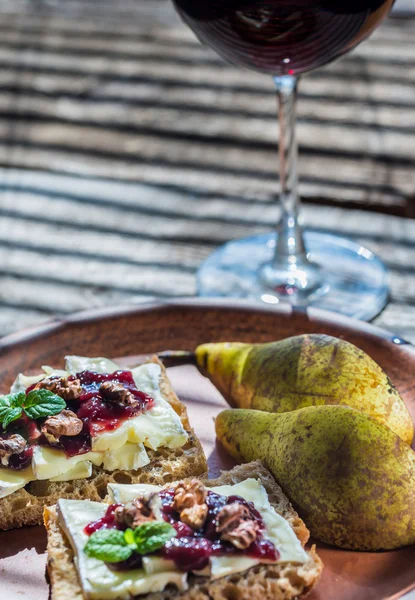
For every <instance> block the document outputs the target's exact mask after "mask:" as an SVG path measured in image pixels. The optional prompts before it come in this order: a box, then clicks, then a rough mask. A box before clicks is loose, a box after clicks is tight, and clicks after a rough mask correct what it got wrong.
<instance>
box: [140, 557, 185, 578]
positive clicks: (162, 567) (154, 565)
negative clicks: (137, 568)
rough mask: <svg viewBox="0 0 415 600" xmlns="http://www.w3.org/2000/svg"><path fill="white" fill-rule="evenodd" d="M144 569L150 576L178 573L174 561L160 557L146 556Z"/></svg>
mask: <svg viewBox="0 0 415 600" xmlns="http://www.w3.org/2000/svg"><path fill="white" fill-rule="evenodd" d="M143 568H144V571H145V572H146V573H147V574H148V575H153V574H154V573H166V572H170V571H177V568H176V565H175V564H174V561H173V560H167V559H166V558H160V557H159V556H144V557H143Z"/></svg>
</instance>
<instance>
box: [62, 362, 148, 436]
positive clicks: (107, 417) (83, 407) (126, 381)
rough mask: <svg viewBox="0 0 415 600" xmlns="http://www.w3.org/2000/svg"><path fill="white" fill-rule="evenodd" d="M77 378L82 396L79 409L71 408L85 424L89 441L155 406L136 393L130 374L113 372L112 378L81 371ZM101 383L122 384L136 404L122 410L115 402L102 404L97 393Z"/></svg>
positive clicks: (144, 396)
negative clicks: (89, 436)
mask: <svg viewBox="0 0 415 600" xmlns="http://www.w3.org/2000/svg"><path fill="white" fill-rule="evenodd" d="M76 377H77V379H79V381H80V382H81V386H82V394H81V396H80V398H79V400H78V406H77V407H74V403H72V404H71V409H72V410H75V412H76V414H77V416H78V417H79V418H80V419H82V420H83V421H84V423H85V424H87V426H88V429H89V433H90V434H91V436H92V437H94V436H96V435H98V434H100V433H103V432H104V431H113V430H114V429H117V428H118V427H119V426H120V425H121V423H122V422H123V421H125V420H127V419H129V418H131V417H134V416H136V415H138V414H140V413H142V412H143V411H144V410H147V409H149V408H151V407H152V406H153V404H154V400H153V398H151V396H149V395H148V394H145V393H144V392H141V391H140V390H138V389H137V387H136V385H135V383H134V378H133V375H132V373H131V371H115V373H111V374H105V373H95V372H94V371H82V373H77V375H76ZM104 381H114V382H116V383H121V384H122V385H123V386H124V388H125V389H127V390H128V391H129V392H131V394H132V395H133V396H134V398H135V400H136V401H137V404H136V405H135V406H123V405H121V404H117V403H116V402H107V401H105V400H104V398H103V397H102V396H101V394H100V393H99V388H100V385H101V383H103V382H104ZM79 403H80V405H79Z"/></svg>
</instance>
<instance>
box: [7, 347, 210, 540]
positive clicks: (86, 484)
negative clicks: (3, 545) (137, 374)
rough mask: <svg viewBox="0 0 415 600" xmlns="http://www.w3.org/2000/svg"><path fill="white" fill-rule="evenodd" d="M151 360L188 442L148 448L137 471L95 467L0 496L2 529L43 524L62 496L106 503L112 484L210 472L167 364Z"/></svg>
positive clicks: (154, 481)
mask: <svg viewBox="0 0 415 600" xmlns="http://www.w3.org/2000/svg"><path fill="white" fill-rule="evenodd" d="M148 362H153V363H157V364H159V365H160V366H161V369H162V372H161V380H160V388H161V391H162V393H163V396H164V397H165V398H166V400H167V401H168V402H169V404H170V405H171V406H172V408H173V409H174V411H175V412H176V413H177V414H178V415H179V417H180V419H181V421H182V423H183V427H184V428H185V429H186V431H187V433H188V434H189V439H188V441H187V442H186V444H185V445H184V446H183V447H181V448H175V449H169V448H159V450H150V449H148V448H147V449H146V450H147V454H148V456H149V458H150V463H149V464H148V465H146V466H145V467H143V468H141V469H138V470H137V471H123V470H116V471H105V470H104V469H102V468H101V467H93V472H92V476H91V477H90V478H88V479H75V480H73V481H65V482H52V481H47V480H46V481H33V482H31V483H29V484H28V485H27V486H25V487H24V488H22V489H20V490H17V491H16V492H14V493H13V494H10V496H6V497H5V498H1V499H0V530H3V531H5V530H7V529H14V528H18V527H24V526H27V525H41V524H42V520H43V509H44V507H45V506H50V505H52V504H56V502H57V501H58V500H59V498H69V499H76V500H80V499H88V500H95V501H97V502H102V500H103V498H105V496H106V494H107V486H108V484H109V483H152V484H154V485H164V484H165V483H168V482H170V481H174V480H176V479H183V478H185V477H191V476H201V475H204V474H206V472H207V462H206V457H205V454H204V452H203V448H202V445H201V444H200V442H199V440H198V438H197V437H196V435H195V432H194V431H193V429H192V428H191V427H190V423H189V418H188V415H187V410H186V407H185V406H184V404H183V403H182V402H180V400H179V398H178V397H177V395H176V393H175V392H174V390H173V388H172V386H171V384H170V381H169V379H168V377H167V374H166V370H165V368H164V365H163V364H162V363H161V362H160V361H159V360H158V358H157V357H153V358H152V359H151V360H150V361H148Z"/></svg>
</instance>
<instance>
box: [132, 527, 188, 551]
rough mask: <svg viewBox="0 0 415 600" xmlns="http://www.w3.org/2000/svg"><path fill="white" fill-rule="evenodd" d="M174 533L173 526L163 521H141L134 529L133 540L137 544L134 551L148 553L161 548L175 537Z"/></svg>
mask: <svg viewBox="0 0 415 600" xmlns="http://www.w3.org/2000/svg"><path fill="white" fill-rule="evenodd" d="M127 531H128V529H127ZM130 531H132V530H130ZM126 533H127V532H126ZM127 535H129V534H127ZM176 535H177V533H176V530H175V528H174V527H173V526H172V525H170V523H166V522H165V521H149V522H148V523H143V524H142V525H140V526H139V527H136V528H135V529H134V541H135V543H136V545H137V550H136V551H137V552H138V554H141V555H144V554H150V552H155V551H156V550H158V549H159V548H162V546H164V544H165V543H166V542H168V541H169V540H171V539H172V538H174V537H176Z"/></svg>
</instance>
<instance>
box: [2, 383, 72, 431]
mask: <svg viewBox="0 0 415 600" xmlns="http://www.w3.org/2000/svg"><path fill="white" fill-rule="evenodd" d="M64 408H66V402H65V400H64V399H63V398H61V397H60V396H58V395H57V394H54V393H53V392H51V391H50V390H44V389H40V390H32V391H31V392H29V393H28V395H27V396H26V394H25V393H24V392H19V393H18V394H7V395H6V396H1V397H0V423H2V425H3V429H6V428H7V426H8V425H10V423H12V422H13V421H16V419H19V418H20V417H21V416H22V414H23V412H25V413H26V415H27V416H28V417H29V419H40V418H42V417H50V416H51V415H57V414H59V413H60V412H62V410H64Z"/></svg>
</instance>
